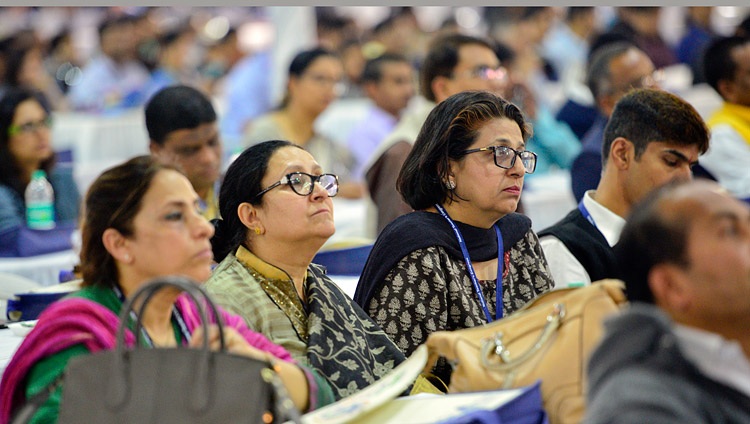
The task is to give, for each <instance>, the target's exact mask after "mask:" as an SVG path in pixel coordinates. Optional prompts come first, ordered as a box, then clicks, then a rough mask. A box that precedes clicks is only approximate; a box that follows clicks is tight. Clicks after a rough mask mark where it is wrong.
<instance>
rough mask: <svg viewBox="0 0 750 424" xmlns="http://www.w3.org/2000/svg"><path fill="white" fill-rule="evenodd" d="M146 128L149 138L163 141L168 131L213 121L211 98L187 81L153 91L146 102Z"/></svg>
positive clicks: (153, 140)
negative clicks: (189, 84)
mask: <svg viewBox="0 0 750 424" xmlns="http://www.w3.org/2000/svg"><path fill="white" fill-rule="evenodd" d="M145 115H146V129H147V130H148V137H149V139H151V141H152V142H154V143H156V144H159V145H164V141H165V140H166V138H167V136H168V135H169V133H171V132H172V131H177V130H181V129H185V128H187V129H193V128H197V127H198V126H200V125H202V124H208V123H212V122H216V111H215V110H214V107H213V105H212V104H211V100H209V98H208V97H207V96H206V95H205V94H203V93H202V92H200V91H199V90H197V89H195V88H193V87H190V86H187V85H173V86H170V87H166V88H163V89H161V90H159V91H158V92H157V93H156V94H154V95H153V96H152V97H151V99H150V100H149V101H148V103H147V104H146V109H145Z"/></svg>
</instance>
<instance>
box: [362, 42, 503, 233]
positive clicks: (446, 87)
mask: <svg viewBox="0 0 750 424" xmlns="http://www.w3.org/2000/svg"><path fill="white" fill-rule="evenodd" d="M419 83H420V92H421V96H420V99H419V100H420V101H419V103H418V104H417V105H416V107H414V108H413V109H412V110H410V111H409V112H407V113H405V114H404V115H403V116H402V118H401V120H400V121H399V123H398V125H397V126H396V128H395V129H394V130H393V132H392V133H391V134H390V135H389V136H387V137H386V138H385V140H383V142H381V144H380V146H378V148H377V149H376V150H375V152H374V153H373V155H372V157H371V159H370V163H369V164H365V166H364V173H365V179H366V182H367V186H368V189H369V192H370V197H371V198H372V200H373V202H374V203H375V206H376V208H377V233H379V232H380V231H381V230H382V229H383V228H384V227H385V226H386V225H387V224H388V223H389V222H391V221H392V220H394V219H395V218H397V217H398V216H400V215H403V214H405V213H407V212H410V211H411V208H409V207H408V206H407V205H406V203H404V201H403V200H402V199H401V196H400V195H399V194H398V192H397V191H396V178H397V177H398V173H399V171H400V170H401V165H403V163H404V160H405V159H406V156H407V155H408V154H409V151H411V146H412V144H413V143H414V140H416V138H417V135H418V134H419V130H420V129H421V128H422V124H423V123H424V121H425V119H426V118H427V115H428V114H429V113H430V111H431V110H432V109H433V108H434V107H435V105H436V104H437V103H440V102H442V101H443V100H445V99H447V98H448V97H450V96H451V95H453V94H456V93H460V92H462V91H468V90H481V91H489V92H492V93H494V94H496V95H499V96H502V95H503V94H504V91H505V90H506V87H507V85H508V75H507V71H506V70H505V68H503V67H502V66H500V61H499V60H498V58H497V55H496V54H495V52H494V50H493V49H492V47H491V45H490V44H489V43H488V42H487V41H485V40H483V39H480V38H475V37H471V36H467V35H461V34H450V35H446V36H443V37H440V38H438V39H436V40H435V41H433V43H432V44H431V45H430V49H429V51H428V53H427V56H426V57H425V60H424V62H423V64H422V68H421V69H420V74H419Z"/></svg>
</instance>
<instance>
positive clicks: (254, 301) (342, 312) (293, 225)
mask: <svg viewBox="0 0 750 424" xmlns="http://www.w3.org/2000/svg"><path fill="white" fill-rule="evenodd" d="M338 189H339V182H338V178H337V176H336V175H333V174H326V173H324V172H323V169H322V168H321V166H320V165H318V163H317V162H316V161H315V159H314V158H313V156H312V155H310V153H308V152H307V151H305V150H304V149H302V148H301V147H299V146H297V145H296V144H293V143H291V142H288V141H278V140H275V141H266V142H263V143H260V144H256V145H254V146H252V147H250V148H248V149H247V150H245V151H244V152H243V153H242V154H241V155H240V156H239V157H238V158H237V159H236V160H235V161H234V162H233V163H232V165H231V166H230V167H229V169H228V170H227V173H226V175H225V177H224V181H223V183H222V186H221V192H220V194H219V210H220V212H221V216H222V219H221V220H214V221H213V222H214V226H215V227H216V233H215V235H214V237H213V238H212V239H211V242H212V245H213V251H214V257H215V258H216V260H219V261H221V263H220V264H219V265H218V267H217V268H216V269H215V270H214V272H213V275H212V276H211V278H210V279H209V280H208V282H207V283H206V288H207V289H208V291H209V292H210V293H211V295H212V296H213V297H214V299H215V300H216V302H217V303H218V304H219V305H221V306H223V307H224V308H225V309H227V310H229V311H230V312H233V313H235V314H237V315H240V316H242V317H243V318H244V319H245V321H246V323H247V324H248V326H249V327H250V328H251V329H253V330H255V331H258V332H260V333H263V334H264V335H265V336H266V337H268V338H269V339H271V341H273V342H274V343H277V344H280V345H282V346H283V347H284V348H286V349H287V350H288V351H289V352H290V353H291V354H292V356H293V357H294V358H295V359H296V360H298V361H300V362H301V363H302V364H304V365H309V366H311V367H312V368H313V369H315V370H317V371H318V372H319V373H320V374H322V375H323V376H324V377H326V378H327V379H328V380H329V382H330V383H331V386H332V387H333V389H334V395H335V396H336V398H337V399H338V398H342V397H345V396H347V395H349V394H352V393H354V392H356V391H358V390H360V389H362V388H364V387H366V386H367V385H369V384H371V383H372V382H374V381H376V380H378V379H379V378H380V377H382V376H384V375H385V374H387V373H388V372H389V371H390V370H391V369H393V368H394V367H395V366H396V365H398V364H399V363H400V362H401V361H403V360H404V355H403V353H401V351H400V350H399V349H398V348H397V347H396V346H395V345H394V344H393V343H392V342H391V341H390V339H389V338H388V337H387V336H386V335H385V334H384V333H383V331H382V330H381V329H380V327H378V326H377V324H375V322H374V321H373V320H372V319H370V317H369V316H367V314H366V313H365V312H364V311H363V310H362V309H360V308H359V307H358V306H357V305H356V304H354V302H352V300H351V299H350V298H349V297H348V296H347V295H346V294H344V292H343V291H341V289H339V288H338V286H336V284H334V283H333V282H332V281H331V280H330V278H328V276H326V275H325V271H324V269H323V268H322V267H319V266H317V265H315V264H312V263H311V261H312V258H313V256H315V254H316V253H317V251H318V250H319V249H320V247H321V246H322V245H323V243H325V241H326V240H328V238H329V237H330V236H331V235H333V233H334V231H335V228H334V223H333V202H332V200H331V198H332V197H334V196H336V194H338Z"/></svg>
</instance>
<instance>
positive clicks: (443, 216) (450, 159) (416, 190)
mask: <svg viewBox="0 0 750 424" xmlns="http://www.w3.org/2000/svg"><path fill="white" fill-rule="evenodd" d="M529 135H530V134H529V129H528V128H527V124H526V122H525V121H524V118H523V115H522V113H521V111H520V110H519V109H518V108H517V107H516V106H515V105H513V104H511V103H509V102H507V101H505V100H503V99H502V98H500V97H497V96H495V95H494V94H491V93H488V92H480V91H465V92H462V93H458V94H455V95H453V96H451V97H449V98H447V99H446V100H444V101H442V102H441V103H439V104H438V105H437V106H436V107H435V109H433V111H432V112H431V113H430V114H429V116H428V117H427V120H426V121H425V123H424V125H423V126H422V130H421V131H420V133H419V136H418V137H417V140H416V142H415V144H414V148H413V149H412V150H411V152H410V154H409V156H408V157H407V159H406V161H405V162H404V165H403V167H402V168H401V173H400V174H399V177H398V183H397V188H398V190H399V192H400V193H401V195H402V196H403V198H404V200H405V201H406V203H408V204H409V205H410V206H411V207H412V208H413V209H414V210H415V212H412V213H409V214H406V215H403V216H401V217H399V218H398V219H396V220H394V221H393V222H392V223H391V224H389V225H388V226H387V227H385V229H383V231H382V232H381V233H380V235H379V236H378V239H377V241H376V242H375V246H374V247H373V249H372V252H371V253H370V257H369V258H368V260H367V263H366V265H365V268H364V270H363V272H362V276H361V277H360V280H359V284H358V286H357V291H356V293H355V296H354V299H355V300H356V301H357V303H359V304H360V305H361V306H362V308H363V309H365V310H366V311H367V312H368V313H369V314H370V316H371V317H373V318H374V319H375V321H376V322H377V323H378V324H379V325H380V326H381V327H382V328H383V330H385V332H386V334H388V336H389V337H390V338H391V339H392V340H393V341H394V342H395V343H396V345H397V346H398V347H399V348H401V350H403V351H404V353H405V354H406V355H410V354H411V353H412V352H413V351H414V350H415V349H416V348H417V346H419V345H420V344H421V343H423V342H424V341H425V340H426V339H427V336H428V335H429V334H430V333H432V332H435V331H441V330H456V329H460V328H467V327H473V326H477V325H482V324H485V323H488V322H491V321H493V320H496V319H499V318H501V317H502V316H505V315H508V314H509V313H511V312H513V311H516V310H518V309H519V308H521V307H522V306H523V305H525V304H526V303H527V302H528V301H529V300H531V299H533V298H534V297H536V296H537V295H539V294H541V293H543V292H545V291H548V290H550V289H551V288H552V287H553V285H554V284H553V282H552V276H551V274H550V271H549V268H548V266H547V261H546V260H545V258H544V254H543V253H542V249H541V247H540V246H539V241H538V239H537V236H536V234H535V233H534V232H533V231H532V230H531V221H530V220H529V218H527V217H526V216H524V215H520V214H517V213H514V211H515V210H516V206H517V204H518V200H519V198H520V197H521V191H522V189H523V179H524V175H525V174H526V173H531V172H534V168H535V166H536V155H535V154H534V153H532V152H530V151H528V150H526V146H525V142H526V140H527V139H528V137H529ZM498 246H501V248H500V249H498ZM498 298H501V299H502V301H501V302H497V301H496V299H498ZM435 373H436V375H437V376H438V377H440V378H442V379H443V381H444V382H446V383H447V382H448V381H447V379H448V376H449V369H448V368H447V367H446V365H445V364H444V363H439V364H438V368H437V369H436V370H435Z"/></svg>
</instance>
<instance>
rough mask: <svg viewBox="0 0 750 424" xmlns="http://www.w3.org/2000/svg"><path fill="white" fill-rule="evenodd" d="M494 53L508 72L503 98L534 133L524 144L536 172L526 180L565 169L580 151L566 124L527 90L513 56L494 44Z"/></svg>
mask: <svg viewBox="0 0 750 424" xmlns="http://www.w3.org/2000/svg"><path fill="white" fill-rule="evenodd" d="M495 52H496V53H497V57H498V58H499V59H500V61H501V62H502V63H503V64H504V65H505V66H506V67H507V68H508V70H509V75H510V84H509V85H508V87H507V88H506V90H505V93H504V94H503V97H505V98H506V99H509V100H510V101H511V102H513V103H514V104H516V105H517V106H518V107H519V108H521V109H522V110H523V113H524V115H525V116H526V118H527V119H528V120H529V124H530V125H531V126H532V128H533V129H534V131H533V133H532V135H531V137H530V138H529V140H528V145H529V148H530V149H533V150H534V152H535V153H536V154H537V163H536V171H534V174H532V175H529V177H528V178H529V179H532V178H534V177H533V176H537V175H546V174H547V173H549V172H550V171H552V170H554V169H568V168H570V164H571V162H572V161H573V159H574V158H575V157H576V155H578V152H579V151H580V150H581V143H580V142H579V141H578V137H576V135H575V134H574V133H573V131H572V130H571V129H570V127H569V126H568V124H566V123H565V122H561V121H558V120H557V119H556V118H555V116H554V115H553V114H552V111H551V110H550V109H549V107H548V106H546V103H547V102H544V101H541V100H540V98H538V97H537V96H536V95H535V94H534V93H535V90H533V89H532V88H531V84H532V83H533V81H530V80H529V79H528V78H527V76H526V75H525V74H524V72H523V71H522V70H521V69H520V68H518V67H517V64H518V62H517V58H518V56H517V55H516V53H515V52H514V51H513V50H512V49H510V48H509V47H508V46H506V45H504V44H502V43H498V44H497V45H496V46H495Z"/></svg>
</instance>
